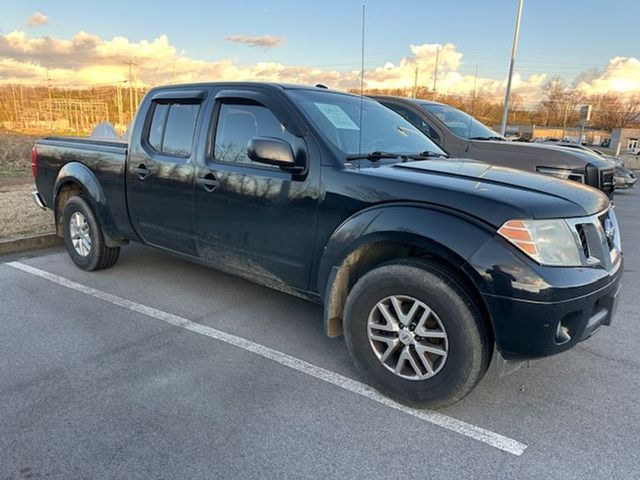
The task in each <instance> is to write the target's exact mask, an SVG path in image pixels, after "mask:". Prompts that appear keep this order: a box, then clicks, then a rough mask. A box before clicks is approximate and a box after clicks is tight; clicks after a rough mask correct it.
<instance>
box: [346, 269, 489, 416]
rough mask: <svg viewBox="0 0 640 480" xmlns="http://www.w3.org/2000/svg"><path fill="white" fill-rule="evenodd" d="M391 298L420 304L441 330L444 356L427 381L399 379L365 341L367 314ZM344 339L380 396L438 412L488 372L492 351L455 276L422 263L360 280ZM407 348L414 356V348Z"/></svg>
mask: <svg viewBox="0 0 640 480" xmlns="http://www.w3.org/2000/svg"><path fill="white" fill-rule="evenodd" d="M393 295H397V296H410V297H412V298H413V299H417V300H418V301H420V302H423V303H424V304H426V305H427V306H428V307H429V308H430V309H431V311H433V312H434V313H435V314H436V315H437V317H438V318H439V319H440V321H441V324H442V326H443V327H444V330H445V332H446V336H447V340H446V341H447V342H448V343H447V356H446V357H445V361H443V362H442V365H441V366H440V370H439V371H437V372H436V373H435V374H434V375H433V376H431V377H429V378H424V379H406V378H404V377H402V376H399V375H397V374H396V373H394V372H393V371H391V370H390V369H388V368H387V367H386V366H385V365H383V363H382V361H381V360H380V359H379V358H378V356H377V355H376V353H375V352H374V348H373V346H372V344H371V343H370V341H369V337H368V327H367V322H368V319H369V314H370V313H371V312H372V310H373V308H374V306H376V304H378V302H380V301H381V300H383V299H385V298H387V297H390V296H393ZM416 331H417V330H416ZM344 334H345V341H346V344H347V349H348V350H349V353H350V354H351V356H352V358H353V360H354V362H355V365H356V367H357V368H358V370H359V371H360V372H361V373H362V375H363V376H364V377H365V379H366V380H367V381H368V382H369V383H370V384H371V385H372V386H374V387H375V388H376V389H377V390H379V391H380V392H381V393H383V394H384V395H386V396H389V397H391V398H394V399H396V400H398V401H400V402H402V403H404V404H407V405H410V406H413V407H416V408H441V407H444V406H447V405H451V404H453V403H455V402H458V401H460V400H461V399H463V398H464V397H465V396H466V395H467V394H468V393H469V392H471V390H473V389H474V388H475V386H476V385H477V384H478V382H480V380H481V379H482V377H483V376H484V374H485V373H486V371H487V368H488V366H489V363H490V361H491V355H492V351H493V342H492V340H491V336H490V335H489V332H488V331H487V327H486V325H485V323H484V321H483V318H482V315H481V313H480V310H479V309H478V307H477V305H476V304H475V302H474V300H473V297H472V296H471V295H470V294H469V293H468V292H467V291H466V290H465V288H464V287H463V285H462V283H460V282H459V281H457V280H456V278H455V273H453V272H451V271H449V270H447V269H445V268H443V267H442V266H440V265H438V264H434V263H429V262H423V261H420V260H405V261H400V262H396V263H392V264H386V265H383V266H380V267H377V268H375V269H374V270H371V271H370V272H368V273H366V274H365V275H363V276H362V277H361V278H360V279H359V280H358V281H357V283H356V284H355V285H354V287H353V288H352V289H351V291H350V292H349V295H348V297H347V302H346V305H345V310H344ZM391 335H394V334H391ZM418 338H419V337H418ZM422 340H424V339H422ZM436 341H438V340H436ZM442 342H444V340H442ZM397 348H400V349H402V348H404V345H402V344H400V346H399V347H397ZM407 348H413V349H414V350H413V351H414V352H415V347H411V346H408V347H407ZM397 351H398V350H396V352H397ZM390 357H391V356H390ZM396 358H397V357H396ZM403 364H404V365H406V364H407V362H404V363H403Z"/></svg>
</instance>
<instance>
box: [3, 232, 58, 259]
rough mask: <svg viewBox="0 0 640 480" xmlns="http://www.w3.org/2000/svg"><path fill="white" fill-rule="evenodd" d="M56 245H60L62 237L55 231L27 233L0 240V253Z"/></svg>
mask: <svg viewBox="0 0 640 480" xmlns="http://www.w3.org/2000/svg"><path fill="white" fill-rule="evenodd" d="M56 245H62V239H61V238H59V237H58V236H57V235H56V234H55V233H44V234H38V235H27V236H25V237H18V238H12V239H9V240H0V255H2V254H5V253H14V252H22V251H25V250H35V249H37V248H47V247H54V246H56Z"/></svg>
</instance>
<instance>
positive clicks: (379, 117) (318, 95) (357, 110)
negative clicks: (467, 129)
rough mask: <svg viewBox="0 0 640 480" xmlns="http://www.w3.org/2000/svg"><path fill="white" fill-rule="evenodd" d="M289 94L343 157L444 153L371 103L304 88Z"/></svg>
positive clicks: (395, 116)
mask: <svg viewBox="0 0 640 480" xmlns="http://www.w3.org/2000/svg"><path fill="white" fill-rule="evenodd" d="M290 95H291V97H292V98H293V99H294V100H295V101H296V103H297V104H298V105H299V106H300V107H301V108H302V110H303V111H304V112H305V113H306V115H307V116H308V117H309V119H310V120H311V122H312V123H313V124H314V125H315V126H316V127H317V128H318V129H319V130H320V131H321V132H322V134H323V135H324V136H325V138H326V139H327V140H328V141H329V142H331V143H332V144H333V145H335V146H336V147H337V148H338V149H339V150H340V151H342V152H343V153H344V154H346V155H354V154H369V153H372V152H376V151H378V152H387V153H391V154H417V153H421V152H425V151H430V152H436V153H441V154H444V152H442V150H440V148H438V146H437V145H435V144H434V143H433V142H432V141H431V140H430V139H429V137H427V136H426V135H425V134H424V133H422V132H421V131H420V130H418V129H417V128H416V127H414V126H413V125H412V124H411V123H409V122H408V121H407V120H405V119H404V118H403V117H402V116H401V115H399V114H397V113H396V112H394V111H393V110H390V109H388V108H387V107H385V106H383V105H381V104H380V103H378V102H376V101H374V100H371V99H368V98H362V99H361V98H360V97H358V96H355V95H346V94H341V93H335V92H323V91H314V90H303V89H300V90H292V91H291V93H290ZM361 106H362V111H361ZM361 120H362V121H361Z"/></svg>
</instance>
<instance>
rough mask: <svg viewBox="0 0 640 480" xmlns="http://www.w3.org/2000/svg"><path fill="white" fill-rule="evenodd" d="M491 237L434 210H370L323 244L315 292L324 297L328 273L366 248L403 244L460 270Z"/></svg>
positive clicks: (456, 215)
mask: <svg viewBox="0 0 640 480" xmlns="http://www.w3.org/2000/svg"><path fill="white" fill-rule="evenodd" d="M494 234H495V232H494V231H493V230H492V228H491V227H490V226H489V225H487V224H484V223H482V222H480V221H479V220H478V219H476V218H474V217H471V216H468V215H465V214H464V213H462V212H457V211H452V210H448V209H442V208H439V207H435V206H426V205H420V204H392V205H380V206H376V207H371V208H369V209H366V210H363V211H361V212H358V213H356V214H355V215H353V216H352V217H350V218H349V219H347V220H346V221H344V222H343V223H342V224H341V225H340V226H339V227H338V228H337V229H336V230H335V232H334V233H333V234H332V235H331V237H330V238H329V240H328V241H327V244H326V246H325V247H324V251H323V253H322V257H321V260H320V264H319V268H318V279H317V282H318V292H320V293H321V294H324V293H325V292H326V290H327V284H328V283H329V281H330V277H331V274H332V270H334V269H335V268H336V267H338V266H339V265H341V264H342V263H343V261H344V260H345V259H346V258H347V256H348V255H349V254H350V253H351V252H354V251H355V250H357V249H358V248H359V247H361V246H363V245H366V244H372V243H375V242H380V241H394V242H398V243H403V244H407V245H411V246H415V247H419V248H423V249H425V250H427V251H430V252H432V253H434V254H437V255H439V256H441V257H444V258H445V259H446V260H448V261H450V262H451V263H453V264H454V265H458V266H462V264H463V263H464V262H465V261H466V260H467V259H468V258H469V257H471V256H472V255H473V254H474V253H475V252H476V251H477V250H478V249H479V248H480V247H481V246H482V245H483V244H484V243H485V242H486V241H487V240H488V239H489V238H491V237H492V236H493V235H494ZM334 271H335V270H334Z"/></svg>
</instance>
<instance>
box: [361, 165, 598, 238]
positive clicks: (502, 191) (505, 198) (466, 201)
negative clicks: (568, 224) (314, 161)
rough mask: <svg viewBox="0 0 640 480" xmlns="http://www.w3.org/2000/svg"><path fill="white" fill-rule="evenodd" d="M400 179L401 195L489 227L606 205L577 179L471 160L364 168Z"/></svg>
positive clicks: (589, 212)
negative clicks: (401, 183) (462, 212)
mask: <svg viewBox="0 0 640 480" xmlns="http://www.w3.org/2000/svg"><path fill="white" fill-rule="evenodd" d="M362 173H365V174H368V175H374V176H384V177H385V178H386V179H387V180H390V179H395V180H397V181H398V182H403V183H404V184H405V185H406V187H405V188H404V189H403V192H404V193H403V195H402V196H403V197H405V196H406V197H409V198H400V199H398V200H416V201H421V202H428V203H433V204H436V205H441V206H444V207H448V208H451V209H455V210H461V211H464V212H465V213H468V214H470V215H473V216H475V217H477V218H479V219H481V220H483V221H485V222H489V223H491V224H493V225H494V226H500V225H502V224H503V223H504V222H505V221H507V220H510V219H514V218H523V219H524V218H537V219H540V218H571V217H582V216H587V215H593V214H595V213H598V212H601V211H602V210H604V209H605V208H607V207H608V205H609V199H608V198H607V196H606V195H604V194H603V193H602V192H600V191H598V190H596V189H594V188H591V187H589V186H586V185H582V184H580V183H576V182H572V181H568V180H561V179H558V178H554V177H550V176H548V175H539V174H535V173H528V172H523V171H521V170H515V169H512V168H506V167H499V166H495V165H489V164H487V163H483V162H478V161H475V160H466V159H462V160H458V159H456V160H424V161H415V162H407V163H396V164H393V165H388V166H381V167H378V168H367V169H363V170H362Z"/></svg>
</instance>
